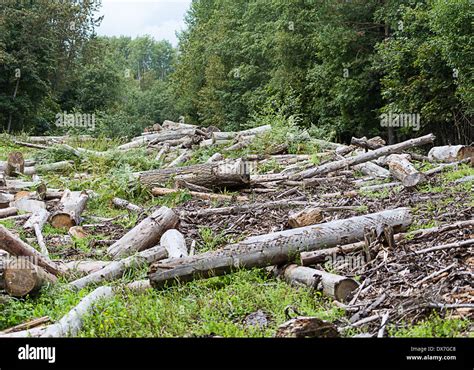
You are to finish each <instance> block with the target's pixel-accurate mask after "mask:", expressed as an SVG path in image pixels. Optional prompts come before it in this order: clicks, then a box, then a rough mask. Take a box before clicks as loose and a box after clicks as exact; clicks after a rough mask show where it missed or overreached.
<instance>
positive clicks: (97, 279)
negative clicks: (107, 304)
mask: <svg viewBox="0 0 474 370" xmlns="http://www.w3.org/2000/svg"><path fill="white" fill-rule="evenodd" d="M167 256H168V252H167V250H166V248H165V247H163V246H160V247H154V248H150V249H147V250H144V251H142V252H140V253H137V254H136V255H134V256H130V257H127V258H124V259H122V260H119V261H113V262H111V263H109V264H107V266H105V267H104V268H103V269H101V270H98V271H95V272H93V273H91V274H90V275H87V276H84V277H82V278H80V279H77V280H75V281H73V282H71V283H69V285H70V286H72V287H74V288H75V289H78V290H80V289H84V288H85V287H87V286H89V285H91V284H97V283H102V282H104V281H112V280H115V279H119V278H121V277H122V276H123V274H124V272H125V271H126V270H127V269H129V268H141V267H143V266H146V265H149V264H150V263H153V262H156V261H159V260H162V259H164V258H166V257H167Z"/></svg>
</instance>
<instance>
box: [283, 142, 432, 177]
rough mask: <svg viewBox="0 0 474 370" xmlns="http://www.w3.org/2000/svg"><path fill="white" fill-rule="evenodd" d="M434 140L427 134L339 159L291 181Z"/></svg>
mask: <svg viewBox="0 0 474 370" xmlns="http://www.w3.org/2000/svg"><path fill="white" fill-rule="evenodd" d="M434 139H435V136H434V135H433V134H429V135H426V136H422V137H419V138H416V139H411V140H408V141H404V142H402V143H398V144H394V145H389V146H384V147H383V148H380V149H376V150H373V151H371V152H367V153H363V154H359V155H356V156H354V157H349V158H345V159H341V160H339V161H336V162H330V163H327V164H324V165H321V166H318V167H316V168H311V169H309V170H306V171H302V172H300V173H297V174H295V175H294V176H292V178H291V179H292V180H299V179H303V178H308V177H313V176H317V175H323V174H327V173H330V172H334V171H338V170H342V169H344V168H346V167H351V166H355V165H357V164H361V163H365V162H369V161H372V160H374V159H377V158H380V157H383V156H386V155H389V154H394V153H399V152H402V151H403V150H406V149H409V148H412V147H415V146H419V145H425V144H429V143H432V142H433V141H434Z"/></svg>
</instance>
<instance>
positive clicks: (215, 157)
mask: <svg viewBox="0 0 474 370" xmlns="http://www.w3.org/2000/svg"><path fill="white" fill-rule="evenodd" d="M222 160H224V156H223V155H222V154H221V153H214V154H213V155H212V156H211V157H209V159H208V160H207V161H206V163H212V162H219V161H222Z"/></svg>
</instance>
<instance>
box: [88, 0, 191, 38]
mask: <svg viewBox="0 0 474 370" xmlns="http://www.w3.org/2000/svg"><path fill="white" fill-rule="evenodd" d="M191 2H192V0H102V9H101V10H100V12H99V13H100V15H104V16H105V17H104V20H103V21H102V24H101V26H100V27H99V28H98V29H97V33H98V34H99V35H103V36H121V35H124V36H131V37H136V36H143V35H150V36H153V37H154V38H155V39H156V40H163V39H165V40H168V41H170V42H171V43H172V44H173V45H175V46H176V45H177V43H178V41H177V38H176V31H180V30H182V29H184V27H185V23H184V16H185V14H186V11H187V10H188V8H189V6H190V4H191Z"/></svg>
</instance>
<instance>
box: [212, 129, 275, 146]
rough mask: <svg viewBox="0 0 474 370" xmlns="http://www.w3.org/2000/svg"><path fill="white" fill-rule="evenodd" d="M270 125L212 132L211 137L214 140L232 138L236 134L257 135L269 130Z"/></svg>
mask: <svg viewBox="0 0 474 370" xmlns="http://www.w3.org/2000/svg"><path fill="white" fill-rule="evenodd" d="M271 129H272V126H271V125H265V126H260V127H255V128H251V129H249V130H244V131H236V132H213V133H212V139H213V140H214V142H215V141H216V140H230V139H234V138H236V137H237V136H241V137H242V136H251V135H259V134H262V133H264V132H267V131H271Z"/></svg>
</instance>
